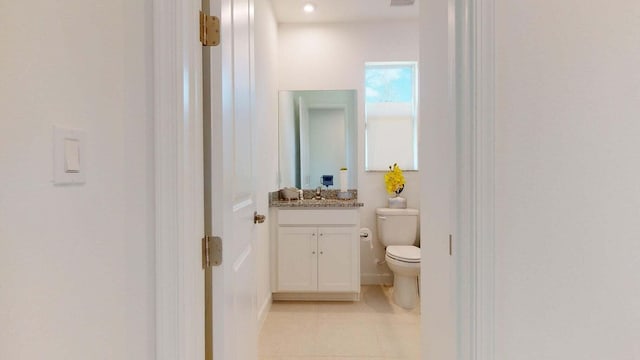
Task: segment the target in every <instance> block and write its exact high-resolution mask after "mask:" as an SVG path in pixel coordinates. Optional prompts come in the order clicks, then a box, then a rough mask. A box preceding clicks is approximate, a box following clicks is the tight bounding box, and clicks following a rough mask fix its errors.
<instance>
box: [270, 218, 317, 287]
mask: <svg viewBox="0 0 640 360" xmlns="http://www.w3.org/2000/svg"><path fill="white" fill-rule="evenodd" d="M316 239H317V229H316V228H310V227H283V226H281V227H279V229H278V291H317V289H318V248H317V240H316Z"/></svg>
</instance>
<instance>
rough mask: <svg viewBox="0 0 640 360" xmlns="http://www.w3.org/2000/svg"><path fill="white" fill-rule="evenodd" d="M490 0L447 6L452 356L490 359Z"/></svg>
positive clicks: (492, 44)
mask: <svg viewBox="0 0 640 360" xmlns="http://www.w3.org/2000/svg"><path fill="white" fill-rule="evenodd" d="M494 1H495V0H449V2H450V6H453V8H455V10H453V11H454V13H455V16H454V17H455V19H457V20H456V22H457V24H456V26H455V27H454V29H455V30H454V31H455V33H456V34H455V36H450V38H449V41H450V43H449V45H450V46H451V47H453V48H455V49H456V50H455V54H456V56H454V58H455V59H456V60H455V61H453V63H451V64H450V66H453V68H454V69H455V73H456V77H457V79H456V80H455V84H454V86H453V88H454V89H455V90H454V94H455V95H454V96H455V99H456V100H455V102H456V103H457V104H456V120H457V121H456V122H457V136H456V137H457V139H456V143H457V144H456V149H457V153H458V161H457V162H458V163H457V188H458V189H457V211H456V216H457V220H458V221H457V222H458V224H457V229H456V231H457V235H458V236H457V238H458V239H457V241H455V242H454V244H455V245H457V251H455V250H454V253H455V256H456V262H457V268H456V271H457V272H458V274H457V281H458V284H457V286H456V292H457V306H456V307H457V309H456V317H457V326H458V329H457V351H458V358H459V359H469V360H493V358H494V343H495V337H494V336H495V333H494V319H495V310H494V308H495V299H494V291H495V284H494V253H495V243H494V238H495V233H494V224H495V217H494V208H495V206H494V203H495V195H494V188H495V147H494V143H495V141H494V139H495V110H494V103H495V34H494V23H495V17H494V9H495V7H494Z"/></svg>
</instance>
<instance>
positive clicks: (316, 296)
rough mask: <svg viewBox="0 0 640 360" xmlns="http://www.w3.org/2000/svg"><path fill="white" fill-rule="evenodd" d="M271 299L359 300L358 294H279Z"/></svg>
mask: <svg viewBox="0 0 640 360" xmlns="http://www.w3.org/2000/svg"><path fill="white" fill-rule="evenodd" d="M273 299H274V300H286V301H358V300H360V293H359V292H357V293H355V292H354V293H322V292H307V293H288V292H279V293H273Z"/></svg>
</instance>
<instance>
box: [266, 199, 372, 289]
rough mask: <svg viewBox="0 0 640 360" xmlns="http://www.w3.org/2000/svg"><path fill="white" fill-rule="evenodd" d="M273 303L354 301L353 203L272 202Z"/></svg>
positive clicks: (356, 217)
mask: <svg viewBox="0 0 640 360" xmlns="http://www.w3.org/2000/svg"><path fill="white" fill-rule="evenodd" d="M270 205H271V208H270V212H271V219H272V222H271V224H272V225H271V238H272V239H273V241H272V242H271V247H272V248H271V255H272V257H271V259H272V266H271V279H272V292H273V299H274V300H334V301H335V300H350V301H353V300H358V299H359V297H360V235H359V229H360V214H359V208H360V207H361V206H362V204H361V203H358V202H357V201H356V200H338V199H322V200H312V199H309V200H292V201H272V202H270Z"/></svg>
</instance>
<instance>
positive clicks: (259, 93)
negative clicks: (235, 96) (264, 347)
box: [254, 0, 278, 319]
mask: <svg viewBox="0 0 640 360" xmlns="http://www.w3.org/2000/svg"><path fill="white" fill-rule="evenodd" d="M255 42H256V43H255V56H256V61H255V66H256V68H255V74H256V78H255V82H256V83H255V84H256V129H255V137H256V141H255V144H256V149H257V150H258V151H256V154H255V156H256V159H255V160H256V161H254V163H255V164H256V171H255V173H256V174H257V176H256V190H257V194H258V199H257V207H258V212H259V213H260V214H265V215H267V220H266V221H265V222H264V224H262V225H261V226H260V227H258V229H259V230H258V239H257V243H256V254H257V255H256V258H257V262H258V263H257V266H256V269H257V275H258V279H257V283H258V293H257V298H258V316H259V317H260V318H261V319H264V316H266V311H267V310H268V307H269V305H270V304H271V286H270V265H269V264H270V246H269V220H270V219H269V216H268V215H269V202H268V197H267V194H268V193H269V192H270V191H275V190H277V188H278V183H277V174H278V91H277V86H278V85H277V81H278V80H277V79H278V77H277V76H278V67H277V64H278V27H277V23H276V21H275V17H274V15H273V10H272V8H271V2H270V0H255Z"/></svg>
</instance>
